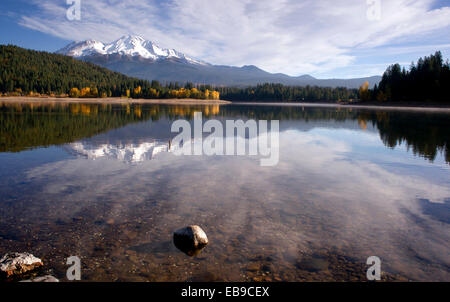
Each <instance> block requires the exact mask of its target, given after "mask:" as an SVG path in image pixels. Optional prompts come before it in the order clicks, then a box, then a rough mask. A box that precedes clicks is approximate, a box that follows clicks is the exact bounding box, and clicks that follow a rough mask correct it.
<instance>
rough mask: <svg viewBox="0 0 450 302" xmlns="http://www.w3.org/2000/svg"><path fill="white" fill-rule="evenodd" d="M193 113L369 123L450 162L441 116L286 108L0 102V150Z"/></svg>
mask: <svg viewBox="0 0 450 302" xmlns="http://www.w3.org/2000/svg"><path fill="white" fill-rule="evenodd" d="M195 112H202V113H203V115H204V117H205V118H208V117H223V118H234V119H240V118H242V119H246V118H251V119H262V120H293V121H295V120H299V121H303V122H308V121H311V122H313V121H338V122H345V121H355V123H358V124H359V126H360V127H361V129H366V128H367V125H368V124H369V123H371V124H372V125H373V126H375V127H376V128H378V131H379V133H380V137H381V139H382V141H383V143H384V144H385V145H386V146H388V147H391V148H394V147H396V146H398V145H400V144H402V143H405V144H406V146H407V147H408V149H410V150H412V152H413V153H414V154H417V155H420V156H423V157H425V158H427V159H429V160H431V161H433V160H434V159H435V158H436V155H437V154H438V153H439V152H442V153H443V154H444V156H445V159H446V161H447V162H448V163H450V131H449V129H450V118H449V116H448V115H447V114H440V113H414V112H405V111H372V110H355V109H353V110H352V108H318V107H292V106H290V107H288V106H286V107H283V106H220V107H219V105H193V106H191V105H190V106H186V105H176V106H166V105H153V104H122V105H113V104H78V103H68V104H56V103H51V104H36V103H34V104H7V103H3V104H1V103H0V126H1V127H0V152H8V151H9V152H11V151H12V152H17V151H21V150H25V149H28V148H33V147H39V146H50V145H57V144H65V143H70V142H74V141H76V140H79V139H82V138H86V137H91V136H94V135H97V134H99V133H102V132H105V131H108V130H110V129H115V128H120V127H123V126H125V125H127V124H130V123H137V122H142V121H148V120H153V121H157V120H159V119H161V118H165V119H169V120H176V119H180V118H183V119H188V120H191V119H193V117H194V113H195Z"/></svg>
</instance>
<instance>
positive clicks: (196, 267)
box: [0, 104, 450, 281]
mask: <svg viewBox="0 0 450 302" xmlns="http://www.w3.org/2000/svg"><path fill="white" fill-rule="evenodd" d="M194 112H202V113H203V117H204V121H206V120H208V119H219V120H221V121H225V120H227V119H232V120H235V119H244V120H246V119H256V120H272V119H277V120H280V142H279V147H280V161H279V164H278V165H277V166H274V167H261V166H260V161H259V157H258V156H176V155H175V154H173V152H169V151H170V148H171V146H170V143H169V141H170V140H171V139H172V138H173V137H174V136H175V135H176V134H174V133H171V132H170V127H171V124H172V122H173V121H175V120H177V119H187V120H189V121H191V122H192V118H193V115H194ZM0 124H1V129H0V167H1V169H0V253H1V254H3V253H6V252H8V251H16V250H17V251H29V252H32V253H33V254H35V255H36V256H38V257H41V258H43V260H44V262H45V263H46V264H47V267H48V268H49V269H50V270H51V271H52V272H53V273H54V274H55V275H56V276H58V277H60V278H63V279H64V276H65V270H66V269H67V266H66V265H65V259H66V258H67V257H69V256H72V255H77V256H79V257H80V258H81V260H82V278H83V280H88V281H252V280H253V281H303V280H317V281H332V280H339V281H341V280H344V281H356V280H365V274H366V273H365V271H366V269H367V267H368V266H367V265H366V264H365V262H366V259H367V258H368V257H369V256H373V255H375V256H378V257H380V258H381V261H382V270H383V272H384V275H383V278H384V279H385V280H421V281H435V280H436V281H450V273H449V271H450V269H449V268H450V231H449V230H450V229H449V222H450V176H449V175H450V173H449V172H450V171H449V170H450V169H449V163H450V130H449V129H450V115H449V114H448V113H436V112H427V113H420V112H408V111H383V110H367V109H352V108H315V107H301V106H300V107H299V106H296V107H286V106H283V107H281V106H257V107H252V106H239V105H227V106H220V107H219V106H218V105H216V106H164V105H97V104H68V105H39V104H34V105H30V104H28V105H26V104H25V105H8V104H2V105H0ZM189 224H198V225H200V226H202V228H203V229H204V230H205V231H206V233H207V234H208V237H209V240H210V244H209V245H208V246H207V247H206V248H205V249H204V250H203V251H202V252H201V253H200V254H199V255H198V256H196V257H193V258H191V257H188V256H187V255H185V254H184V253H182V252H181V251H179V250H177V248H176V247H175V246H174V245H173V243H172V233H173V231H175V230H176V229H178V228H180V227H183V226H186V225H189Z"/></svg>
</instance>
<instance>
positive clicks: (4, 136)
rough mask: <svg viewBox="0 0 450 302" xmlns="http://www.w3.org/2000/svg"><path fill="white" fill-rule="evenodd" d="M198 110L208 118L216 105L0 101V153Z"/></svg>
mask: <svg viewBox="0 0 450 302" xmlns="http://www.w3.org/2000/svg"><path fill="white" fill-rule="evenodd" d="M199 111H201V112H203V114H204V115H205V116H206V117H209V116H212V115H215V114H218V113H219V105H199V106H160V105H139V104H133V105H130V104H124V105H111V104H78V103H68V104H59V103H58V104H56V103H50V104H48V103H47V104H36V103H33V104H7V103H3V104H1V103H0V152H18V151H22V150H25V149H29V148H34V147H43V146H51V145H59V144H65V143H70V142H74V141H76V140H79V139H82V138H86V137H92V136H94V135H97V134H99V133H102V132H105V131H108V130H111V129H115V128H120V127H123V126H125V125H127V124H130V123H136V122H141V121H147V120H150V119H151V120H158V119H160V118H161V117H166V118H169V119H178V118H187V119H191V118H193V117H194V113H195V112H199Z"/></svg>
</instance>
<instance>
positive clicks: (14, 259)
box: [0, 253, 44, 278]
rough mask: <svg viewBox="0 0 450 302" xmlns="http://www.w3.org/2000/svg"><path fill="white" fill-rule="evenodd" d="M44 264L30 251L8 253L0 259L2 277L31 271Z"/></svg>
mask: <svg viewBox="0 0 450 302" xmlns="http://www.w3.org/2000/svg"><path fill="white" fill-rule="evenodd" d="M42 265H44V264H43V263H42V260H41V259H39V258H36V257H34V256H33V255H32V254H30V253H8V254H6V255H5V256H3V257H2V258H1V259H0V274H1V275H2V277H6V278H8V277H12V276H17V275H21V274H24V273H26V272H28V271H32V270H34V269H36V268H38V267H40V266H42Z"/></svg>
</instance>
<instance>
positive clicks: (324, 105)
mask: <svg viewBox="0 0 450 302" xmlns="http://www.w3.org/2000/svg"><path fill="white" fill-rule="evenodd" d="M232 105H246V106H285V107H322V108H354V109H368V110H392V111H416V112H443V113H450V106H449V107H432V106H430V107H423V106H413V105H411V104H408V105H406V106H398V105H397V104H396V105H385V106H382V105H369V104H367V105H350V104H337V103H286V102H284V103H278V102H261V103H258V102H232Z"/></svg>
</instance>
